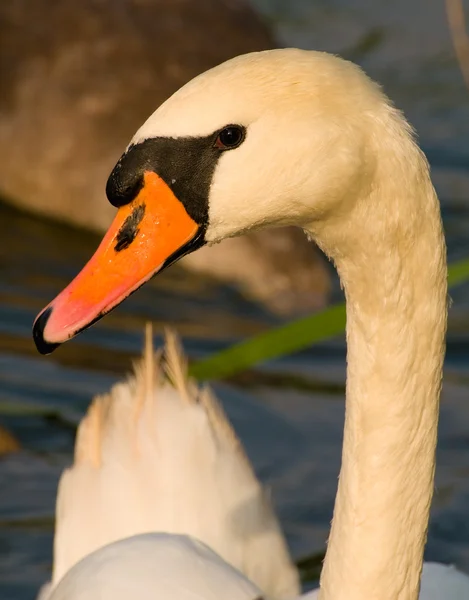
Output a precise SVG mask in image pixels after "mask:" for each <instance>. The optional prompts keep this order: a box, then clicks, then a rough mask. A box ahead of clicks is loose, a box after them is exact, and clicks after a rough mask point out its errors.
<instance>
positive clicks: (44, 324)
mask: <svg viewBox="0 0 469 600" xmlns="http://www.w3.org/2000/svg"><path fill="white" fill-rule="evenodd" d="M198 234H200V228H199V225H198V224H197V223H196V222H195V221H194V220H193V219H192V218H191V217H190V216H189V215H188V214H187V212H186V209H185V208H184V205H183V204H182V203H181V202H180V201H179V200H178V199H177V198H176V196H175V195H174V194H173V192H172V191H171V189H170V188H169V187H168V186H167V185H166V183H165V182H164V181H163V180H162V179H161V178H160V177H158V175H156V174H155V173H153V172H150V171H147V172H146V173H145V175H144V179H143V187H142V188H141V189H140V191H139V193H138V195H137V196H136V197H135V199H134V200H132V202H130V203H129V204H126V205H125V206H122V207H121V208H119V210H118V211H117V215H116V217H115V219H114V221H113V223H112V225H111V227H110V228H109V230H108V232H107V233H106V235H105V236H104V238H103V240H102V242H101V244H100V245H99V247H98V249H97V250H96V252H95V254H94V255H93V257H92V258H91V260H90V261H89V262H88V263H87V264H86V266H85V267H84V268H83V270H82V271H81V272H80V273H79V274H78V275H77V276H76V277H75V279H74V280H73V281H72V282H71V283H70V284H69V285H68V286H67V287H66V288H65V289H64V290H63V292H61V293H60V294H59V295H58V296H57V298H55V300H53V301H52V302H51V303H50V304H49V305H48V306H47V307H46V308H45V309H44V310H43V311H42V312H41V313H40V314H39V316H38V317H37V318H36V321H35V322H34V327H33V335H34V341H35V342H36V346H37V349H38V350H39V352H41V354H48V353H50V352H52V351H53V350H54V349H55V348H56V347H57V346H58V345H60V344H61V343H62V342H65V341H66V340H69V339H70V338H72V337H73V336H75V335H76V334H77V333H79V332H80V331H82V330H83V329H85V328H86V327H89V326H90V325H91V324H92V323H94V322H95V321H97V320H98V319H100V318H101V317H102V316H104V315H105V314H106V313H107V312H109V311H110V310H111V309H113V308H114V307H116V306H117V305H118V304H120V303H121V302H122V301H123V300H124V299H125V298H127V296H129V295H130V294H131V293H132V292H134V291H135V290H137V289H138V288H139V287H140V286H141V285H143V284H144V283H145V282H146V281H148V280H149V279H150V278H151V277H153V275H155V274H156V273H158V271H161V269H163V268H164V267H165V266H167V265H168V264H170V263H171V262H173V261H174V260H176V259H177V258H179V257H180V256H182V255H183V254H184V253H185V252H184V250H185V249H187V250H189V247H191V246H192V245H196V242H197V240H199V238H200V235H198ZM191 242H193V244H190V243H191ZM189 245H190V246H189Z"/></svg>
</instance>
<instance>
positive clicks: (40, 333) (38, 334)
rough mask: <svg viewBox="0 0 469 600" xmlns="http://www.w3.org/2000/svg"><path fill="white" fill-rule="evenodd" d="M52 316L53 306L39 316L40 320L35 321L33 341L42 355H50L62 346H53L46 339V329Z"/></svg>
mask: <svg viewBox="0 0 469 600" xmlns="http://www.w3.org/2000/svg"><path fill="white" fill-rule="evenodd" d="M51 314H52V306H49V307H48V308H46V309H45V310H43V311H42V313H41V314H40V315H39V316H38V318H37V319H36V320H35V321H34V325H33V339H34V343H35V344H36V348H37V350H38V352H40V353H41V354H50V353H51V352H53V351H54V350H55V349H56V348H58V347H59V346H60V344H51V343H50V342H46V340H45V339H44V329H45V328H46V325H47V322H48V321H49V318H50V316H51Z"/></svg>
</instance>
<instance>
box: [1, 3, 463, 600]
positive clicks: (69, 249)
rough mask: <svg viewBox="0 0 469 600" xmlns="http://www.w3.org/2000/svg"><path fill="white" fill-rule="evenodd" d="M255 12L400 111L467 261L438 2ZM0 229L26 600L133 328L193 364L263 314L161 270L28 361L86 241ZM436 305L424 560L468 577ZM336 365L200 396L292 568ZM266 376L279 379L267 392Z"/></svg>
mask: <svg viewBox="0 0 469 600" xmlns="http://www.w3.org/2000/svg"><path fill="white" fill-rule="evenodd" d="M255 5H256V6H257V8H258V9H259V10H260V11H261V12H262V13H263V14H264V15H265V18H266V19H267V20H268V21H269V22H270V23H271V24H272V26H273V27H274V29H275V30H276V32H277V34H278V36H279V39H280V42H281V43H282V45H296V46H300V47H304V48H316V49H324V50H328V51H331V52H336V53H339V54H342V55H343V56H346V57H348V58H351V59H353V60H355V61H356V62H358V63H360V64H361V65H363V66H364V67H365V69H366V70H367V71H368V73H369V74H370V75H371V76H373V77H374V78H375V79H377V80H378V81H379V82H380V83H381V84H382V85H383V86H384V88H385V90H386V91H387V93H388V94H389V95H390V96H391V97H392V98H393V99H394V101H395V103H396V104H397V105H398V106H399V107H401V108H403V109H404V110H405V112H406V114H407V116H408V117H409V118H410V120H411V121H412V123H413V124H414V126H415V127H416V128H417V131H418V133H419V136H420V140H421V143H422V145H423V147H424V149H425V150H426V152H427V154H428V156H429V159H430V161H431V164H432V169H433V177H434V181H435V184H436V186H437V189H438V192H439V194H440V198H441V200H442V205H443V215H444V223H445V229H446V233H447V238H448V245H449V254H450V259H456V258H459V257H464V256H469V235H468V232H469V91H468V90H466V89H465V87H464V84H463V81H462V78H461V76H460V73H459V69H458V66H457V64H456V62H455V60H454V57H453V52H452V46H451V41H450V37H449V34H448V30H447V26H446V20H445V12H444V2H438V1H436V0H431V1H429V0H413V1H410V2H404V1H403V0H398V1H397V2H393V3H390V2H388V1H387V0H386V1H385V0H374V1H373V2H371V1H366V0H360V1H356V2H347V1H345V0H340V1H338V0H322V1H315V2H311V1H309V0H293V1H290V2H284V1H283V0H256V1H255ZM468 8H469V7H468ZM0 222H1V223H2V224H3V225H4V227H3V228H2V229H3V234H2V244H1V246H0V423H3V424H4V425H6V426H7V427H8V428H9V429H10V430H11V431H12V432H13V433H14V434H15V435H16V436H17V437H18V438H19V440H20V442H21V444H22V447H23V450H22V452H21V453H19V454H16V455H12V456H10V457H5V458H3V459H0V598H2V600H27V599H30V598H33V597H34V595H35V593H36V590H37V588H38V586H39V585H40V584H41V583H42V582H43V581H44V580H45V579H46V578H47V577H48V574H49V571H50V565H51V548H52V546H51V544H52V533H53V515H54V499H55V487H56V483H57V479H58V476H59V474H60V472H61V469H62V468H63V467H64V466H65V465H66V464H68V463H69V462H70V460H71V452H72V448H73V437H74V426H75V424H76V423H77V421H78V420H79V418H80V416H81V415H82V414H83V411H84V410H85V408H86V407H87V405H88V403H89V400H90V398H91V396H92V395H93V394H96V393H98V392H102V391H104V390H106V389H107V388H108V387H109V386H110V385H111V384H112V383H113V382H114V381H116V379H118V378H120V377H122V376H123V374H125V373H126V372H127V371H128V370H129V369H130V363H131V358H132V357H133V356H135V355H136V354H138V353H139V352H140V348H141V345H142V329H143V325H144V323H145V321H146V320H147V319H151V320H153V321H154V322H155V323H156V325H157V327H158V326H161V325H162V324H163V323H164V322H171V323H175V324H177V327H178V330H179V332H180V333H181V334H182V336H183V339H184V343H185V347H186V350H187V351H188V352H189V354H190V355H191V356H193V357H196V356H202V355H204V354H207V353H210V352H213V351H215V350H217V349H219V348H222V347H223V346H225V345H226V344H227V343H230V342H232V341H234V340H236V339H238V338H240V337H244V336H247V335H250V334H252V333H255V332H256V331H259V330H260V329H261V328H262V327H263V326H265V324H267V323H269V322H271V319H270V318H269V317H268V315H267V314H265V313H264V312H263V311H262V309H260V308H259V307H256V306H254V305H252V304H250V303H248V302H247V301H245V300H243V298H241V297H240V296H239V295H238V294H236V292H234V291H233V290H231V289H229V288H227V287H224V286H218V285H215V284H213V283H211V282H209V281H208V280H204V279H201V278H199V277H197V278H195V277H190V276H187V275H182V273H181V271H179V270H178V269H177V268H173V269H170V270H169V271H168V272H167V273H165V274H163V275H162V276H160V277H159V278H157V279H156V280H154V281H152V282H151V284H150V285H148V286H146V287H145V288H143V289H142V290H140V291H139V292H138V293H137V294H135V295H134V296H133V297H132V298H131V299H130V300H129V301H127V302H126V303H125V304H124V306H122V307H121V308H119V309H118V310H116V311H115V312H114V313H113V314H111V315H109V316H108V317H107V318H106V319H105V320H104V321H103V322H101V323H99V324H98V325H97V326H95V327H94V328H93V329H92V330H90V331H88V332H86V333H85V334H84V335H82V336H80V338H78V339H77V340H76V341H74V342H73V343H70V344H67V345H65V346H64V347H63V348H61V349H60V350H58V351H57V352H56V353H55V354H54V355H53V356H51V357H48V358H44V357H40V356H39V355H38V354H36V352H35V350H34V347H33V344H32V342H31V334H30V328H31V322H32V320H33V318H34V316H35V314H36V313H37V312H38V310H39V309H40V308H42V307H43V306H44V305H45V304H46V303H47V302H48V301H49V300H50V299H51V298H52V297H53V296H54V295H55V294H56V293H57V292H58V291H59V290H60V289H61V288H62V287H63V286H64V285H65V284H66V283H67V282H68V281H69V280H70V279H71V277H73V275H74V274H75V273H76V272H77V271H78V270H79V268H80V267H81V266H82V265H83V263H84V262H85V260H86V259H87V258H88V257H89V255H90V253H91V252H92V251H93V249H94V248H95V246H96V243H97V239H96V238H95V237H93V236H91V235H89V234H83V233H80V232H77V231H73V230H70V229H66V228H64V227H58V226H53V225H50V224H46V223H41V222H39V221H38V220H37V219H32V218H29V217H26V216H23V215H21V214H19V213H16V212H14V211H12V210H11V209H7V208H5V207H0ZM452 296H453V300H454V304H453V307H452V309H451V313H450V327H449V335H448V352H447V360H446V368H445V384H444V392H443V402H442V412H441V425H440V441H439V451H438V468H437V487H436V495H435V500H434V507H433V513H432V521H431V527H430V535H429V543H428V549H427V558H429V559H432V560H439V561H443V562H451V563H455V564H456V565H458V566H459V567H461V568H462V569H465V570H466V571H467V572H469V287H468V286H462V287H460V288H458V289H455V290H454V291H453V293H452ZM344 358H345V346H344V341H343V340H342V339H339V340H336V341H333V342H330V343H328V344H325V345H323V346H320V347H316V348H314V349H312V350H310V351H307V352H303V353H301V354H298V355H296V356H293V357H289V358H286V359H283V360H281V361H278V363H276V365H275V367H276V368H275V371H276V374H277V377H276V379H275V380H273V381H270V380H269V378H268V377H263V378H262V383H257V384H256V383H255V382H256V379H255V378H252V377H251V378H250V380H249V387H246V385H245V383H246V382H243V381H241V380H240V381H239V382H235V383H231V384H229V385H228V384H219V385H216V386H215V388H216V391H217V393H218V394H219V396H220V397H221V398H222V400H223V401H224V403H225V405H226V407H227V410H228V413H229V415H230V416H231V417H232V419H233V421H234V424H235V426H236V428H237V430H238V432H239V433H240V435H241V437H242V439H243V440H244V442H245V443H246V445H247V449H248V452H249V455H250V456H251V458H252V460H253V462H254V465H255V467H256V469H257V472H258V474H259V476H260V477H261V478H262V480H263V481H265V482H266V483H267V484H268V485H269V486H270V487H271V488H272V492H273V496H274V498H275V502H276V505H277V507H278V510H279V512H280V515H281V519H282V522H283V525H284V527H285V530H286V532H287V535H288V539H289V541H290V543H291V547H292V551H293V553H294V555H295V557H298V558H299V557H302V556H304V555H307V554H311V553H315V552H321V551H322V550H323V548H324V544H325V540H326V537H327V533H328V528H329V522H330V517H331V512H332V506H333V499H334V495H335V486H336V482H337V474H338V469H339V460H340V444H341V435H342V426H343V408H344V406H343V389H342V386H343V383H344V380H345V361H344ZM278 373H280V374H282V373H283V374H284V375H285V377H284V380H283V385H282V386H279V385H278V380H279V377H278ZM292 375H294V376H295V377H291V376H292ZM286 376H290V377H289V379H287V377H286ZM280 379H282V377H281V376H280ZM273 440H274V442H273Z"/></svg>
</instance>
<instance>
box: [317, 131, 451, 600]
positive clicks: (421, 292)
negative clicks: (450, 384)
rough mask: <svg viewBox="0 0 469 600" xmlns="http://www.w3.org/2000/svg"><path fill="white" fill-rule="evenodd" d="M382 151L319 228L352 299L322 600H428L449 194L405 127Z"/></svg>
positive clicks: (322, 243) (320, 237)
mask: <svg viewBox="0 0 469 600" xmlns="http://www.w3.org/2000/svg"><path fill="white" fill-rule="evenodd" d="M379 152H380V155H379V157H378V162H377V170H376V173H375V176H374V183H373V185H371V186H370V191H369V194H368V195H367V197H366V198H364V199H363V202H362V203H360V202H358V203H357V206H356V209H355V210H354V214H353V215H350V216H349V217H348V219H347V222H346V223H345V222H344V223H343V224H342V225H341V226H336V228H335V232H334V234H333V235H332V236H331V234H330V232H327V231H326V227H324V231H319V233H318V226H317V225H316V226H315V227H312V228H311V231H312V233H313V235H314V236H315V237H316V238H317V239H318V241H319V243H320V244H321V245H322V246H323V247H325V250H326V252H328V253H329V254H330V255H331V257H332V258H333V259H334V261H335V262H336V265H337V269H338V272H339V275H340V277H341V281H342V283H343V285H344V288H345V293H346V299H347V344H348V368H347V394H346V416H345V430H344V443H343V453H342V468H341V472H340V478H339V485H338V492H337V497H336V503H335V508H334V517H333V522H332V529H331V533H330V538H329V542H328V550H327V555H326V559H325V563H324V568H323V572H322V577H321V590H322V591H321V596H320V598H321V600H342V599H343V600H345V599H346V600H363V599H364V598H366V599H367V600H368V599H369V600H416V599H417V598H418V593H419V585H420V574H421V569H422V562H423V550H424V545H425V541H426V535H427V527H428V519H429V509H430V504H431V499H432V493H433V477H434V467H435V449H436V440H437V424H438V410H439V396H440V387H441V378H442V365H443V355H444V337H445V332H446V293H447V283H446V278H447V271H446V258H445V255H446V252H445V243H444V237H443V233H442V226H441V217H440V211H439V203H438V200H437V198H436V194H435V192H434V189H433V186H432V184H431V182H430V178H429V175H428V169H427V164H426V161H425V159H424V158H423V157H422V155H421V154H420V152H419V151H418V150H417V148H416V147H415V146H414V144H413V142H412V141H411V139H410V137H409V136H408V134H407V132H406V131H405V129H404V128H402V131H401V139H399V140H398V141H397V142H396V140H393V143H388V144H386V142H385V141H384V140H383V145H382V146H381V147H380V149H379ZM333 227H334V226H333ZM348 243H349V245H347V244H348ZM344 244H345V247H346V251H344Z"/></svg>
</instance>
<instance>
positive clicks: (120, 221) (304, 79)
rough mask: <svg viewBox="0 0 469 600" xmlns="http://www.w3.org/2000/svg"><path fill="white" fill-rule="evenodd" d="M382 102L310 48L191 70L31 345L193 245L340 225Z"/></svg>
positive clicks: (47, 340) (355, 192)
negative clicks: (92, 247)
mask: <svg viewBox="0 0 469 600" xmlns="http://www.w3.org/2000/svg"><path fill="white" fill-rule="evenodd" d="M388 109H389V105H388V104H387V101H386V99H385V98H384V96H383V95H382V93H381V92H380V90H379V88H378V86H377V85H375V84H374V83H373V82H371V81H370V80H369V79H368V77H366V75H365V74H364V73H363V72H362V71H361V70H360V69H359V68H358V67H356V66H355V65H353V64H351V63H349V62H347V61H344V60H342V59H340V58H337V57H334V56H331V55H328V54H325V53H318V52H308V51H301V50H294V49H286V50H273V51H267V52H259V53H253V54H247V55H243V56H240V57H237V58H235V59H232V60H230V61H228V62H226V63H223V64H221V65H219V66H217V67H215V68H214V69H212V70H210V71H207V72H206V73H203V74H202V75H200V76H198V77H196V78H195V79H193V80H192V81H190V82H189V83H188V84H186V85H185V86H184V87H182V88H181V89H180V90H179V91H177V92H176V93H175V94H174V95H173V96H172V97H170V98H169V99H168V100H167V101H166V102H165V103H164V104H162V105H161V106H160V107H159V108H158V109H157V110H156V112H155V113H154V114H153V115H151V116H150V118H149V119H148V120H147V121H146V123H145V124H144V125H143V126H142V127H141V128H140V129H139V131H138V132H137V133H136V134H135V136H134V138H133V139H132V141H131V143H130V145H129V146H128V148H127V150H126V151H125V152H124V154H123V155H122V157H121V158H120V160H119V162H118V163H117V165H116V167H115V168H114V170H113V171H112V173H111V175H110V177H109V180H108V183H107V188H106V192H107V195H108V199H109V201H110V202H111V203H112V204H114V205H115V206H116V207H118V212H117V215H116V217H115V220H114V222H113V224H112V225H111V227H110V229H109V231H108V233H107V234H106V236H105V237H104V239H103V241H102V243H101V245H100V247H99V248H98V250H97V252H96V253H95V255H94V256H93V257H92V259H91V260H90V262H89V263H88V264H87V265H86V267H85V268H84V269H83V271H82V272H81V273H80V274H79V275H78V276H77V278H76V279H75V280H74V281H73V282H72V283H71V284H70V285H69V286H68V287H67V288H66V289H65V290H64V291H63V292H62V293H61V294H60V295H59V296H58V297H57V298H56V299H55V300H54V301H53V302H52V303H51V304H50V305H49V306H48V307H46V309H44V311H43V312H42V313H41V314H40V315H39V317H38V318H37V319H36V322H35V325H34V338H35V341H36V345H37V347H38V349H39V351H40V352H43V353H48V352H50V351H52V350H53V349H54V348H55V347H56V346H57V345H58V344H60V343H62V342H63V341H66V340H67V339H69V338H71V337H73V336H74V335H75V334H76V333H78V332H79V331H81V330H82V329H84V328H86V327H88V326H89V325H90V324H91V323H93V322H95V321H96V320H97V319H99V318H100V317H101V316H103V315H104V314H105V313H106V312H108V311H109V310H111V309H112V308H114V307H115V306H116V305H117V304H119V303H120V302H121V301H122V300H123V299H124V298H126V297H127V296H128V295H129V294H130V293H132V292H133V291H135V290H136V289H137V288H138V287H140V285H142V284H143V283H144V282H145V281H147V280H148V279H150V278H151V277H152V276H153V275H154V274H156V273H157V272H159V271H161V270H162V269H163V268H164V267H166V266H168V265H169V264H171V263H173V262H175V261H176V260H177V259H178V258H180V257H182V256H183V255H184V254H187V253H188V252H191V251H193V250H196V249H197V248H199V247H200V246H202V245H203V244H214V243H216V242H219V241H221V240H223V239H224V238H227V237H231V236H235V235H240V234H243V233H244V232H247V231H249V230H253V229H258V228H261V227H269V226H281V225H297V226H299V227H302V228H307V229H308V230H309V231H315V230H317V232H318V237H319V238H320V233H319V232H320V230H321V228H322V227H324V226H325V225H326V224H327V225H330V224H331V223H332V222H333V221H334V220H335V221H337V220H341V221H342V222H345V221H346V220H347V216H348V215H349V214H350V212H351V211H353V209H354V205H355V202H356V198H357V197H358V196H359V192H360V190H362V188H363V187H364V186H365V185H367V182H369V181H370V180H371V176H370V173H372V171H373V169H374V164H375V159H374V154H373V151H372V149H371V147H372V143H371V142H372V140H373V137H374V124H375V123H376V122H377V121H379V120H380V118H381V115H383V119H384V118H385V113H386V110H388ZM318 241H319V243H320V245H323V246H324V244H321V241H322V240H321V239H319V240H318ZM246 268H249V265H246Z"/></svg>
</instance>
